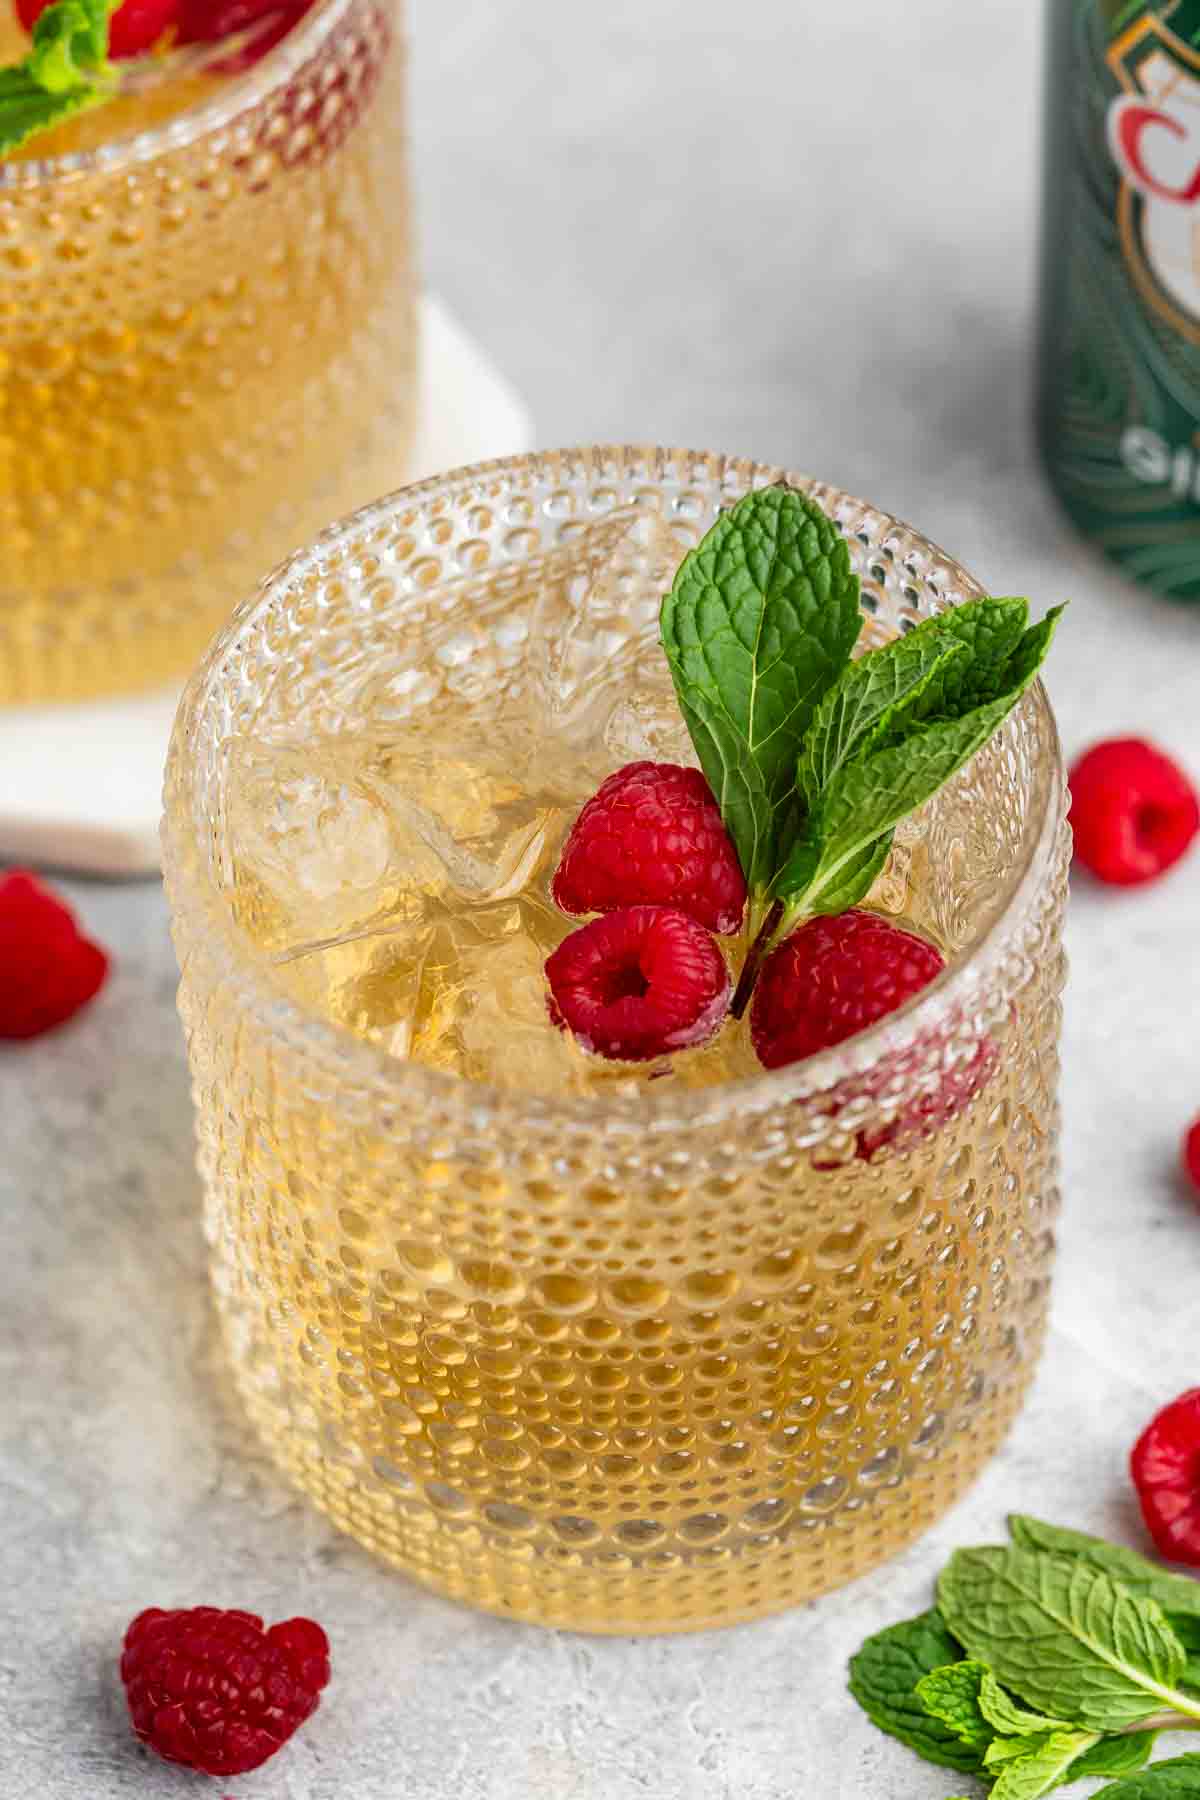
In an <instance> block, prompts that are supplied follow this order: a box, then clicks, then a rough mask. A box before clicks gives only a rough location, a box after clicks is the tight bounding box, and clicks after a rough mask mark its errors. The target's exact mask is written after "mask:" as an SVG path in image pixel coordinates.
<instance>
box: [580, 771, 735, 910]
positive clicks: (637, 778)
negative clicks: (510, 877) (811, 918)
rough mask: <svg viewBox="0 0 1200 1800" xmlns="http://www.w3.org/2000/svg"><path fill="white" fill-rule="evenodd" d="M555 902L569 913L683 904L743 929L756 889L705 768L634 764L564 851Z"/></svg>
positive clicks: (588, 809) (613, 779)
mask: <svg viewBox="0 0 1200 1800" xmlns="http://www.w3.org/2000/svg"><path fill="white" fill-rule="evenodd" d="M552 891H553V895H554V900H555V904H556V905H558V906H560V907H561V908H562V910H563V911H564V912H567V913H575V914H578V913H589V912H598V913H605V912H613V911H615V910H616V909H617V908H618V907H622V906H673V907H676V908H677V909H678V910H679V911H680V912H684V913H687V915H688V917H689V918H692V919H695V920H697V921H698V923H699V924H701V925H707V926H708V928H709V930H710V931H720V932H732V931H736V930H737V929H738V927H739V925H740V924H741V922H742V913H743V911H744V909H745V904H746V883H745V880H744V879H743V877H742V871H741V868H740V866H739V864H738V859H737V853H736V851H735V850H734V847H733V845H732V843H731V842H730V839H729V834H728V833H727V831H726V830H725V827H724V825H723V824H722V822H721V813H720V809H719V807H718V806H717V803H716V801H715V800H714V799H713V796H712V790H711V789H710V788H709V785H708V783H707V781H705V779H704V776H703V775H702V774H701V773H700V771H699V769H686V768H682V767H680V766H679V765H678V764H676V763H654V762H634V763H627V764H626V766H625V767H624V768H623V769H618V770H617V771H616V773H615V774H613V775H610V776H609V777H608V779H607V780H606V781H604V782H603V783H602V784H601V786H600V787H599V788H598V789H597V791H596V793H595V794H594V795H593V796H592V798H591V799H590V800H589V801H588V802H587V805H586V806H585V807H584V808H583V811H582V812H581V813H580V815H579V817H578V818H577V819H576V821H575V823H574V825H573V826H572V827H571V831H570V834H569V836H568V837H567V841H566V843H565V844H564V846H563V852H562V857H561V859H560V861H559V865H558V871H557V873H556V875H555V877H554V886H553V890H552Z"/></svg>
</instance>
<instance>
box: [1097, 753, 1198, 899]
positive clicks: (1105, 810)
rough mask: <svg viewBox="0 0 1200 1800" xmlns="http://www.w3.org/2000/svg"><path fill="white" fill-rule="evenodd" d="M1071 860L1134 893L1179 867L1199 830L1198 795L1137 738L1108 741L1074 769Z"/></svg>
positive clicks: (1176, 769) (1180, 773) (1183, 777)
mask: <svg viewBox="0 0 1200 1800" xmlns="http://www.w3.org/2000/svg"><path fill="white" fill-rule="evenodd" d="M1071 825H1072V827H1073V829H1074V832H1075V854H1076V856H1077V857H1078V858H1079V860H1080V862H1081V863H1082V864H1083V865H1084V867H1085V868H1087V869H1090V870H1091V872H1092V874H1093V875H1095V876H1096V877H1097V878H1098V879H1099V880H1100V881H1107V882H1112V883H1114V884H1116V885H1117V886H1120V887H1133V886H1135V885H1136V884H1137V883H1138V882H1141V881H1153V880H1154V879H1155V877H1156V876H1158V875H1162V874H1164V873H1165V871H1166V870H1167V869H1169V868H1170V867H1171V865H1172V863H1177V862H1178V861H1179V858H1180V857H1181V856H1182V855H1183V853H1184V851H1185V850H1186V849H1187V847H1188V845H1189V844H1190V843H1191V841H1192V839H1193V838H1194V837H1195V835H1196V832H1197V831H1198V830H1200V803H1198V802H1197V799H1196V790H1195V788H1194V787H1193V786H1192V784H1191V782H1190V781H1189V780H1188V778H1187V776H1186V775H1185V774H1184V773H1183V770H1182V769H1180V768H1179V767H1178V766H1177V764H1175V763H1173V762H1172V761H1171V759H1170V757H1169V756H1164V755H1163V753H1162V751H1161V750H1156V749H1155V748H1154V746H1153V744H1147V743H1145V742H1143V740H1142V739H1141V738H1110V739H1109V740H1108V742H1106V743H1103V744H1096V745H1094V746H1093V748H1092V749H1091V750H1088V751H1086V752H1085V753H1084V754H1083V755H1082V756H1081V757H1080V758H1079V759H1078V761H1077V762H1076V763H1075V766H1074V767H1073V768H1072V770H1071Z"/></svg>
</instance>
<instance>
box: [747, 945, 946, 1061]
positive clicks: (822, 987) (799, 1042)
mask: <svg viewBox="0 0 1200 1800" xmlns="http://www.w3.org/2000/svg"><path fill="white" fill-rule="evenodd" d="M944 967H945V959H944V957H943V956H942V953H941V951H940V950H938V949H936V948H935V947H934V945H932V944H930V943H927V942H926V940H925V939H924V938H919V937H915V936H914V935H913V933H912V932H911V931H902V930H901V929H900V927H899V926H897V925H891V924H889V923H888V921H887V920H886V919H881V918H878V917H877V916H876V915H875V914H874V913H868V912H860V911H858V910H855V911H852V912H846V913H841V914H839V915H838V916H837V917H836V918H818V919H810V920H809V921H808V923H807V924H806V925H802V926H801V927H800V929H799V930H798V931H795V932H793V933H792V935H791V937H789V938H785V940H784V942H783V943H782V944H780V945H779V946H778V947H777V948H776V949H775V950H773V951H772V952H771V954H770V956H769V957H768V958H767V960H766V962H765V963H764V964H763V968H762V973H761V975H760V976H759V980H758V986H757V988H756V989H755V992H754V1000H753V1003H752V1005H751V1008H750V1036H751V1040H752V1042H753V1044H754V1048H755V1051H756V1052H757V1054H758V1059H759V1061H760V1062H761V1063H762V1064H763V1066H764V1067H765V1068H768V1069H780V1068H782V1067H783V1066H784V1065H785V1064H786V1063H792V1062H798V1061H799V1060H800V1058H801V1057H803V1056H815V1055H816V1054H817V1052H818V1051H820V1050H829V1049H832V1047H833V1046H834V1045H835V1044H840V1043H842V1042H843V1041H844V1039H846V1038H848V1037H853V1036H854V1034H855V1032H858V1031H865V1030H866V1028H867V1026H868V1025H874V1024H875V1022H876V1020H878V1019H882V1018H883V1016H884V1014H885V1013H890V1012H894V1011H895V1010H896V1008H897V1007H898V1006H903V1005H904V1003H905V1002H906V1001H907V1000H911V999H912V997H913V995H914V994H919V993H920V991H921V989H922V988H924V987H928V985H929V983H930V982H931V981H933V980H934V978H935V977H936V976H938V975H940V974H941V972H942V970H943V969H944Z"/></svg>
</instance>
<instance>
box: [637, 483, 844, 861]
mask: <svg viewBox="0 0 1200 1800" xmlns="http://www.w3.org/2000/svg"><path fill="white" fill-rule="evenodd" d="M858 593H859V583H858V577H857V576H856V575H855V574H854V573H853V572H852V570H851V567H850V554H849V550H848V548H847V545H846V541H845V539H844V538H843V536H842V535H841V533H840V532H839V531H838V529H837V527H836V526H835V525H834V524H833V523H832V521H831V520H829V519H827V518H826V516H825V514H824V513H823V512H822V511H821V508H820V507H819V506H818V505H817V504H816V502H815V501H813V500H810V499H808V497H807V496H806V495H803V494H800V493H797V492H795V491H794V490H793V489H791V488H788V487H783V486H780V487H770V488H760V489H758V490H756V491H755V492H754V493H750V494H747V495H745V497H744V498H743V499H741V500H739V501H738V502H737V504H736V505H735V506H734V507H732V508H731V509H730V511H729V512H727V513H723V514H722V515H721V517H720V518H719V519H718V520H717V522H716V524H715V525H714V526H713V527H712V529H711V530H710V531H709V532H708V533H707V534H706V535H705V537H704V539H703V540H702V542H701V543H699V544H698V545H697V546H696V547H695V548H694V549H693V550H691V551H689V552H688V554H687V556H685V557H684V559H683V562H682V563H681V564H680V567H679V569H678V571H677V572H676V575H675V581H674V583H673V585H672V588H671V592H670V593H669V594H668V595H667V597H666V599H665V600H664V601H663V606H662V615H661V635H662V643H663V648H664V650H665V651H666V654H667V660H668V662H669V664H670V667H671V676H672V679H673V681H674V683H675V691H676V694H677V696H678V699H679V705H680V709H681V711H682V713H683V716H684V720H685V722H686V724H687V727H688V730H689V732H690V733H691V737H692V742H693V744H694V745H695V747H696V754H697V756H698V757H699V759H700V765H701V767H702V768H703V770H704V773H705V775H706V776H707V777H708V782H709V786H710V787H711V788H712V790H713V793H714V794H715V796H716V798H717V803H718V805H719V806H720V809H721V816H722V818H723V819H724V821H725V826H726V829H727V830H728V832H729V835H730V837H731V838H732V839H733V843H734V847H735V848H736V850H737V853H738V858H739V860H740V862H741V865H742V872H743V874H744V875H745V877H746V881H747V884H748V885H749V887H750V888H751V890H752V892H753V893H754V894H756V895H759V896H761V895H763V894H764V893H765V891H766V889H767V887H768V886H769V884H770V882H771V879H772V877H773V876H774V874H775V872H776V869H777V868H778V866H779V861H780V858H781V854H782V851H783V849H784V848H785V846H786V842H787V838H788V835H789V833H790V829H791V826H792V821H793V817H794V808H795V783H796V763H797V758H798V756H799V752H800V745H801V741H802V739H803V737H804V734H805V731H806V730H807V728H808V725H809V721H810V720H811V718H812V715H813V712H814V710H815V709H816V707H817V705H818V704H819V703H820V701H821V699H822V697H823V695H824V694H825V692H826V690H827V688H828V687H829V686H830V685H831V683H832V682H833V681H834V680H835V679H836V677H837V676H838V675H839V674H840V672H841V670H842V668H843V667H844V665H845V663H846V661H847V659H848V658H849V655H850V652H851V650H852V649H853V647H854V644H855V641H856V640H857V638H858V634H859V631H860V629H861V626H862V615H861V613H860V611H859V605H858ZM876 835H878V834H876Z"/></svg>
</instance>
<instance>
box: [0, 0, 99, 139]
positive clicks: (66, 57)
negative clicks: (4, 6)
mask: <svg viewBox="0 0 1200 1800" xmlns="http://www.w3.org/2000/svg"><path fill="white" fill-rule="evenodd" d="M116 4H117V0H54V4H53V5H51V6H48V7H47V8H46V10H45V12H43V13H42V14H41V16H40V17H39V18H38V19H37V20H36V22H35V24H34V27H33V35H32V40H31V44H30V49H29V53H28V55H27V56H26V57H25V58H24V60H23V61H22V62H20V63H16V64H14V65H13V66H11V67H9V68H6V69H0V156H7V155H8V153H9V152H10V151H12V150H16V149H18V148H19V147H20V146H21V145H22V144H23V143H25V142H26V141H27V140H28V139H29V138H31V137H33V136H35V135H36V133H38V132H39V131H45V130H47V128H48V127H49V126H51V125H58V124H61V122H62V121H63V120H64V119H69V118H71V117H72V116H73V115H74V114H76V113H80V112H85V111H86V110H87V109H88V108H89V107H93V106H99V105H102V104H103V102H104V101H105V100H108V99H109V98H111V95H112V92H113V87H114V82H113V77H112V72H111V65H110V64H109V61H108V21H109V17H110V15H111V13H112V12H113V10H114V8H115V5H116Z"/></svg>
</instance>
